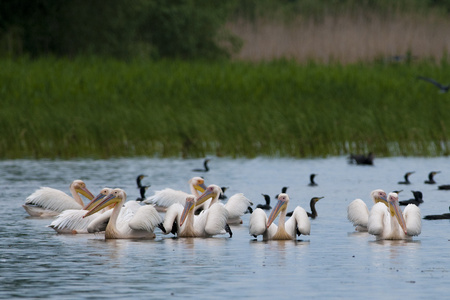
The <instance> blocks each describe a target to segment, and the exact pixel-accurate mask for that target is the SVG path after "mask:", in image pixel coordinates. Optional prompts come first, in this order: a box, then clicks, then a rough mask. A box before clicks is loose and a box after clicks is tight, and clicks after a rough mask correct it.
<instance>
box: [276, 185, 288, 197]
mask: <svg viewBox="0 0 450 300" xmlns="http://www.w3.org/2000/svg"><path fill="white" fill-rule="evenodd" d="M288 188H289V187H288V186H283V187H282V188H281V193H284V194H285V193H286V191H287V189H288ZM278 195H279V194H277V195H276V196H275V199H278Z"/></svg>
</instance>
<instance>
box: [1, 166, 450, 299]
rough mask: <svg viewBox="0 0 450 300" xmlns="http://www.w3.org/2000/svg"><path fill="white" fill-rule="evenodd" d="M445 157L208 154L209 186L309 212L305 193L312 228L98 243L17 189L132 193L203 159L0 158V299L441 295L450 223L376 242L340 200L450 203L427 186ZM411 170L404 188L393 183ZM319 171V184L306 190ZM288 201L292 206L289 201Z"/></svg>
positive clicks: (447, 279) (176, 180) (185, 173)
mask: <svg viewBox="0 0 450 300" xmlns="http://www.w3.org/2000/svg"><path fill="white" fill-rule="evenodd" d="M449 163H450V158H447V157H439V158H376V159H375V166H357V165H350V164H348V163H347V160H346V158H345V157H332V158H326V159H311V160H309V159H308V160H306V159H268V158H256V159H228V158H215V157H212V158H211V161H210V163H209V166H210V168H211V171H210V172H208V173H204V174H201V175H202V176H204V177H205V181H206V184H212V183H215V184H218V185H220V186H229V189H228V190H227V191H226V195H228V197H230V196H231V195H233V194H234V193H237V192H243V193H244V194H245V195H246V196H247V197H248V198H249V199H251V200H252V201H253V203H254V206H256V205H257V204H259V203H263V202H264V200H263V197H262V196H261V193H267V194H269V195H270V196H271V197H274V196H275V195H276V194H278V193H279V192H280V190H281V187H283V186H288V187H289V189H288V194H289V195H290V197H291V202H290V204H289V206H290V208H292V209H293V208H294V207H295V206H297V205H300V206H302V207H304V208H305V209H306V210H308V211H309V200H310V199H311V197H313V196H324V197H325V198H323V199H322V200H320V201H319V202H318V204H317V206H316V207H317V210H318V213H319V216H318V217H317V218H316V219H315V220H312V221H311V235H310V236H302V237H301V239H300V240H299V241H296V242H295V241H270V242H262V241H261V237H258V240H254V239H253V237H251V236H250V235H249V234H248V221H249V217H250V216H249V215H245V216H244V218H243V220H244V224H242V225H240V226H232V230H233V237H232V238H231V239H230V238H228V237H214V238H209V239H181V238H180V239H177V238H173V237H172V236H171V235H163V234H162V233H161V231H160V230H159V229H156V235H157V237H156V239H155V240H150V241H136V240H115V241H105V240H104V237H103V236H102V235H101V234H97V235H58V234H56V232H54V231H53V230H52V229H50V228H48V227H46V225H48V224H50V222H51V219H34V218H29V217H27V214H26V212H25V211H24V209H23V208H22V207H21V205H22V204H23V203H24V201H25V198H26V197H27V196H28V195H29V194H31V193H32V192H33V191H34V190H36V189H37V188H39V187H41V186H49V187H53V188H57V189H60V190H63V191H65V192H67V193H69V188H68V186H69V184H70V183H71V181H72V180H74V179H83V180H84V181H85V182H86V183H87V185H88V188H89V189H90V190H91V191H92V192H93V193H94V194H96V193H98V191H99V190H100V189H101V188H103V187H105V186H108V187H120V188H123V189H125V190H126V191H127V194H128V199H129V200H135V199H136V198H137V197H138V196H139V193H138V190H137V188H136V183H135V178H136V176H137V175H138V174H140V173H143V174H146V175H148V177H146V178H145V179H144V181H143V183H144V184H151V187H150V189H149V190H148V192H147V196H150V195H152V194H153V192H154V191H155V190H159V189H163V188H165V187H171V188H175V189H182V190H185V191H188V186H187V181H188V180H189V179H190V178H191V177H192V176H195V175H198V174H199V173H194V172H192V171H191V170H192V169H193V168H196V167H201V166H202V160H198V159H195V160H183V159H150V158H133V159H111V160H69V161H60V160H57V161H53V160H6V161H0V187H1V190H0V193H1V200H0V201H1V204H2V207H3V209H2V214H3V215H2V218H1V219H0V237H1V245H0V298H15V297H20V298H50V299H61V298H64V299H75V298H77V299H79V298H85V299H89V298H92V299H94V298H125V297H126V298H132V297H134V298H146V299H168V298H170V299H172V298H173V299H175V298H178V299H187V298H195V299H213V298H222V299H224V298H232V297H233V298H247V299H268V298H274V299H287V298H293V297H295V298H297V299H301V298H307V297H314V298H325V297H327V298H346V299H348V298H353V299H354V298H364V299H379V298H381V297H382V298H383V299H398V298H399V297H400V296H406V297H407V298H408V299H414V298H434V299H436V298H446V297H448V286H449V285H450V274H449V270H450V251H449V247H450V242H449V239H450V230H449V229H450V222H449V221H448V220H440V221H426V220H423V224H422V234H421V235H420V236H418V237H415V238H414V239H413V241H412V242H403V241H384V242H376V241H375V238H374V237H373V236H371V235H368V234H367V233H355V232H354V230H353V227H352V225H351V223H350V222H349V221H347V217H346V209H347V205H348V204H349V203H350V202H351V201H352V200H354V199H355V198H362V199H363V200H364V201H365V202H366V204H370V205H371V200H370V199H369V193H370V192H371V191H372V190H374V189H376V188H382V189H384V190H385V191H387V192H390V191H392V190H396V189H404V191H403V192H402V193H401V194H400V196H399V198H400V200H405V199H410V198H412V193H411V190H420V191H422V192H423V195H424V201H425V202H424V203H423V204H422V205H421V206H420V209H421V211H422V215H427V214H437V213H445V212H448V211H449V208H448V207H449V205H450V191H440V190H438V189H437V186H436V185H427V184H424V180H425V179H426V178H427V176H428V173H429V172H430V171H441V173H440V174H438V175H436V176H435V180H436V181H437V182H438V184H450V170H449V168H448V166H449ZM407 171H415V173H414V174H413V175H411V176H410V180H411V182H412V184H411V185H409V186H401V185H399V184H397V182H398V181H400V180H402V179H403V175H404V173H405V172H407ZM310 173H317V174H318V175H317V177H316V182H317V183H318V186H316V187H309V186H307V184H308V182H309V174H310ZM288 210H289V208H288Z"/></svg>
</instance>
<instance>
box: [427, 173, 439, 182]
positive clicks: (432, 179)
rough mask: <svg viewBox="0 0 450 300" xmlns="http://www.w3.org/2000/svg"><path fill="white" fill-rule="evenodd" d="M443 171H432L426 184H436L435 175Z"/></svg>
mask: <svg viewBox="0 0 450 300" xmlns="http://www.w3.org/2000/svg"><path fill="white" fill-rule="evenodd" d="M438 173H441V172H440V171H432V172H430V173H429V174H428V180H425V183H426V184H435V183H436V181H434V175H436V174H438Z"/></svg>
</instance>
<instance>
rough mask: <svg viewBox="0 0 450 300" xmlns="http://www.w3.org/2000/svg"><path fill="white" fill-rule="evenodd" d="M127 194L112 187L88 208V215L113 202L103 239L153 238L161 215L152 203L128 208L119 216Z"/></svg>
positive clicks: (160, 220)
mask: <svg viewBox="0 0 450 300" xmlns="http://www.w3.org/2000/svg"><path fill="white" fill-rule="evenodd" d="M126 199H127V195H126V193H125V191H124V190H122V189H114V190H113V191H112V192H111V193H110V194H108V195H107V196H106V197H105V198H104V199H103V200H102V201H101V202H100V203H98V204H97V205H96V206H95V207H94V208H92V209H91V210H89V211H88V212H87V213H86V215H85V217H88V216H90V215H92V214H94V213H96V212H98V211H100V210H101V209H103V208H105V207H107V206H109V205H111V204H115V206H114V208H113V210H112V213H111V217H110V218H109V221H108V225H107V226H106V229H105V239H153V238H155V233H154V228H155V227H156V226H158V224H159V223H161V222H162V218H161V216H160V215H159V214H158V212H157V211H156V209H155V208H154V207H153V206H152V205H144V206H140V207H139V209H137V210H136V211H132V210H128V213H127V214H126V215H125V216H124V217H123V218H119V215H120V211H121V209H122V206H123V204H124V203H125V202H126Z"/></svg>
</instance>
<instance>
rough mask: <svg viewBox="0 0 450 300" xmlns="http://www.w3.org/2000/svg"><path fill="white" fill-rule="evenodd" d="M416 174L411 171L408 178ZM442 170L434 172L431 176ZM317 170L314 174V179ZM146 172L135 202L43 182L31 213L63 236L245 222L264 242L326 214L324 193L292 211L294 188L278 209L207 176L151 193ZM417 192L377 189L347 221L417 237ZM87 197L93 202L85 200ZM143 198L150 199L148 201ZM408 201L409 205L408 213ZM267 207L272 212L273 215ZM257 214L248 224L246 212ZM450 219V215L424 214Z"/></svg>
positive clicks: (143, 234) (126, 235)
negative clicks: (403, 197)
mask: <svg viewBox="0 0 450 300" xmlns="http://www.w3.org/2000/svg"><path fill="white" fill-rule="evenodd" d="M413 173H414V172H408V173H406V174H405V181H408V177H409V175H411V174H413ZM437 173H438V172H437V171H433V172H431V173H430V174H429V180H432V179H433V175H435V174H437ZM314 175H315V174H311V177H310V178H311V182H313V179H314ZM144 177H146V175H142V174H141V175H139V176H138V177H137V178H136V184H137V187H138V188H139V189H140V192H141V197H140V198H138V199H137V200H136V201H134V200H130V201H127V194H126V192H125V191H124V190H123V189H120V188H103V189H102V190H101V191H100V192H99V194H98V195H97V196H95V197H94V195H93V194H92V193H91V192H90V191H89V189H88V188H87V187H86V184H85V183H84V182H83V181H82V180H78V179H77V180H74V181H73V182H72V183H71V185H70V187H69V190H70V193H71V195H72V197H71V196H69V195H67V194H66V193H64V192H63V191H60V190H56V189H53V188H49V187H42V188H40V189H38V190H36V191H35V192H34V193H32V194H31V195H30V196H28V197H27V199H26V201H25V204H24V205H23V207H24V209H25V210H26V212H27V213H28V214H29V215H31V216H35V217H53V218H54V220H53V221H52V222H51V223H50V224H49V225H48V227H49V228H52V229H53V230H55V231H56V232H57V233H58V234H92V233H99V232H100V233H103V234H104V238H105V239H154V238H155V237H156V236H157V234H158V231H159V234H161V235H162V236H165V235H169V234H173V235H175V236H176V237H179V238H183V237H184V238H211V237H216V236H228V237H229V238H232V236H233V232H232V227H230V226H237V225H243V226H246V227H247V228H248V233H249V234H250V235H251V236H253V237H254V238H256V239H257V238H258V236H262V240H263V241H268V240H297V239H298V236H301V235H304V236H307V235H310V233H311V222H310V219H315V218H316V217H317V216H318V214H317V210H316V207H315V205H316V203H317V202H318V201H319V200H320V199H322V198H324V197H312V198H311V201H310V208H311V212H307V211H306V210H305V209H303V208H302V207H301V206H296V207H295V209H294V210H293V211H290V212H288V205H289V202H290V196H289V195H288V193H287V189H288V187H283V188H282V193H280V194H279V195H277V199H276V200H277V203H276V204H275V206H274V207H273V208H272V207H271V206H270V197H269V196H268V195H267V194H262V195H263V196H264V198H265V202H266V203H265V204H259V205H257V206H256V209H255V210H254V211H253V209H252V206H253V203H252V201H251V200H250V199H248V198H247V197H246V196H244V194H243V193H235V194H234V195H232V196H231V197H229V198H228V197H221V196H223V194H224V190H225V188H221V187H220V186H219V185H216V184H210V185H209V186H206V185H205V179H204V178H202V177H198V176H196V177H192V178H191V179H190V180H189V181H188V184H189V192H184V191H181V190H174V189H171V188H165V189H162V190H159V191H156V192H155V193H154V195H153V196H151V197H149V198H147V199H145V195H144V194H145V190H146V189H147V188H148V187H149V185H143V184H142V179H143V178H144ZM399 183H400V182H399ZM402 183H403V182H402ZM402 183H400V184H402ZM142 189H144V190H142ZM412 192H413V194H414V197H415V199H411V200H408V201H399V200H398V193H399V191H394V192H391V193H389V195H386V192H384V191H383V190H382V189H375V190H373V191H372V192H371V193H370V198H371V199H372V201H373V203H374V204H373V206H372V208H369V207H368V206H367V205H366V203H365V202H364V201H363V200H361V199H355V200H354V201H352V202H351V203H350V204H349V205H348V207H347V219H348V220H349V221H350V222H351V223H352V224H353V226H354V227H355V230H356V231H358V232H367V233H368V234H369V235H373V236H375V238H376V239H377V240H411V239H412V237H414V236H418V235H420V233H421V228H422V223H421V219H422V217H421V212H420V209H419V208H418V206H419V204H420V203H423V200H422V193H421V192H419V191H412ZM80 195H82V196H84V197H86V198H87V199H89V200H90V202H89V203H88V204H86V205H85V204H84V202H83V200H82V198H81V196H80ZM223 198H225V199H223ZM142 199H145V200H144V201H140V200H142ZM219 199H221V200H224V201H219ZM417 200H420V201H417ZM222 202H223V203H222ZM400 205H406V207H405V209H404V211H402V210H401V209H400ZM264 210H267V211H268V212H267V214H266V212H265V211H264ZM269 211H270V213H269ZM249 212H250V217H249V218H247V220H248V223H247V224H246V223H245V221H244V220H243V218H242V217H243V216H244V214H246V213H249ZM277 218H278V222H276V220H277ZM448 218H450V214H449V213H444V214H442V215H429V216H426V217H424V219H448ZM319 222H320V221H319Z"/></svg>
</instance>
